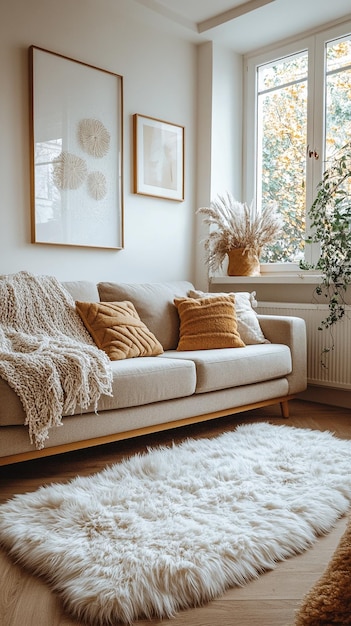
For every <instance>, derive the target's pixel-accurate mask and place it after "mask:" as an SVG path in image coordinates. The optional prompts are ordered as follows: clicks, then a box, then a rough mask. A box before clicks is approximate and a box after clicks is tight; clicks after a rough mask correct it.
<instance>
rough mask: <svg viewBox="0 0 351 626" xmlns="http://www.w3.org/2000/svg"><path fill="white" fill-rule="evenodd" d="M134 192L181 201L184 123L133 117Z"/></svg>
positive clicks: (182, 189)
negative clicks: (182, 124)
mask: <svg viewBox="0 0 351 626" xmlns="http://www.w3.org/2000/svg"><path fill="white" fill-rule="evenodd" d="M133 135H134V193H138V194H141V195H144V196H154V197H157V198H166V199H167V200H177V201H178V202H181V201H182V200H184V126H180V125H178V124H171V123H169V122H164V121H163V120H158V119H155V118H153V117H148V116H146V115H139V114H138V113H136V114H135V115H134V116H133Z"/></svg>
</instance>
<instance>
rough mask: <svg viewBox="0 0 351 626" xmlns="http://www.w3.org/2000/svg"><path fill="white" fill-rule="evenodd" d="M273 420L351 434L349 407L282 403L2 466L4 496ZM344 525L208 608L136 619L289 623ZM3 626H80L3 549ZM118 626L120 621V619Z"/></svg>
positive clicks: (246, 625) (233, 625)
mask: <svg viewBox="0 0 351 626" xmlns="http://www.w3.org/2000/svg"><path fill="white" fill-rule="evenodd" d="M253 420H254V421H270V422H271V423H274V424H286V425H292V426H297V427H301V428H312V429H320V430H330V431H332V432H334V433H335V434H336V435H337V436H338V437H340V438H345V439H351V411H350V409H342V408H336V407H331V406H327V405H322V404H315V403H310V402H303V401H300V400H294V401H292V402H291V403H290V418H289V419H283V418H281V417H280V411H279V407H278V406H276V407H268V408H264V409H257V410H255V411H251V412H248V413H243V414H241V415H236V416H233V417H226V418H220V419H219V420H214V421H212V422H207V423H205V424H198V425H196V426H190V427H187V428H182V429H177V430H173V431H168V432H163V433H160V434H158V435H148V436H145V437H143V438H136V439H133V440H129V441H126V442H118V443H115V444H110V445H108V446H101V447H97V448H90V449H89V450H82V451H79V452H75V453H73V452H71V453H69V454H65V455H61V456H56V457H51V458H50V457H48V458H45V459H41V460H36V461H30V462H27V463H22V464H17V465H12V466H8V467H2V468H0V502H4V501H5V500H7V499H8V498H9V497H11V496H12V495H14V494H16V493H23V492H26V491H33V490H35V489H37V488H38V487H39V486H40V485H43V484H48V483H51V482H65V481H67V480H68V479H70V478H73V477H74V476H76V475H77V474H80V475H87V474H91V473H93V472H96V471H99V470H100V469H102V468H104V467H105V466H106V465H107V464H111V463H115V462H116V461H118V460H121V459H123V458H125V457H126V456H129V455H131V454H133V453H135V452H139V451H144V450H145V449H146V448H147V447H148V446H150V445H157V444H159V443H161V444H163V445H167V444H168V443H172V442H173V441H175V442H177V441H181V440H182V439H184V438H186V437H189V436H191V437H212V436H216V435H218V434H220V433H222V432H224V431H228V430H231V429H233V428H234V427H235V426H236V425H237V424H239V423H245V422H251V421H253ZM345 525H346V518H345V517H344V518H342V519H341V520H339V521H338V523H337V524H336V526H335V528H334V529H333V530H332V532H331V533H329V535H327V536H326V537H322V538H320V539H318V541H317V543H316V544H315V546H314V547H313V548H312V549H310V550H308V551H307V552H306V553H304V554H303V555H299V556H296V557H293V558H290V559H289V560H287V561H285V562H283V563H280V564H278V566H277V567H276V569H275V570H274V571H272V572H268V573H266V574H264V575H262V576H260V578H258V579H257V580H256V581H254V582H251V583H249V584H247V585H246V586H245V587H243V588H234V589H231V590H230V591H228V592H227V593H226V594H224V595H223V596H222V597H220V598H218V599H217V600H215V601H213V602H211V603H210V604H208V605H207V606H204V607H201V608H198V609H192V610H187V611H182V612H181V613H179V614H178V615H177V617H175V618H174V619H173V620H162V621H160V620H154V621H153V622H151V623H150V622H147V621H139V622H137V624H138V626H145V625H146V624H149V626H150V624H152V626H154V625H155V624H162V625H163V626H214V625H216V626H229V625H230V626H292V624H293V621H294V613H295V611H296V609H297V607H298V604H299V601H300V600H301V598H302V597H303V595H304V594H305V593H307V591H308V590H309V588H310V587H311V585H312V584H313V583H314V582H315V581H316V580H317V578H319V576H320V574H321V573H322V571H323V569H324V568H325V567H326V565H327V563H328V561H329V559H330V557H331V555H332V553H333V551H334V550H335V548H336V546H337V544H338V541H339V539H340V536H341V535H342V533H343V531H344V528H345ZM0 624H1V626H78V625H80V626H81V624H80V622H77V621H76V620H74V619H72V618H71V617H70V616H69V615H67V614H66V613H65V612H64V610H63V608H62V605H61V602H60V599H59V598H58V597H56V596H55V595H54V594H53V593H52V592H51V591H50V589H49V588H48V586H47V585H46V584H45V582H44V581H42V580H39V579H37V578H35V577H33V576H31V575H30V574H29V573H28V572H26V571H24V570H23V569H22V568H21V567H19V566H18V565H16V564H14V563H12V562H11V561H10V560H9V558H8V557H7V555H6V554H5V553H4V552H2V551H0ZM114 626H117V624H115V625H114Z"/></svg>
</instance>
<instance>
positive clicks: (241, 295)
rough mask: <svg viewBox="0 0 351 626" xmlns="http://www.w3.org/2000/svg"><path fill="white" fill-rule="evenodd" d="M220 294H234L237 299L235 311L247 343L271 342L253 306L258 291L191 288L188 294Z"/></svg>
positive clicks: (244, 340)
mask: <svg viewBox="0 0 351 626" xmlns="http://www.w3.org/2000/svg"><path fill="white" fill-rule="evenodd" d="M219 295H221V296H224V295H230V296H234V299H235V313H236V319H237V323H238V331H239V334H240V337H241V339H242V340H243V342H244V343H245V344H246V345H250V344H256V343H269V341H268V339H266V337H265V336H264V334H263V332H262V330H261V327H260V323H259V321H258V318H257V315H256V313H255V311H254V310H253V307H256V306H257V301H256V298H255V296H256V293H255V292H254V291H252V292H251V293H249V292H248V291H237V292H235V293H232V292H231V293H229V294H226V293H206V292H204V291H198V290H195V289H190V290H189V291H188V296H189V297H190V298H205V297H206V298H209V297H213V296H216V297H218V296H219Z"/></svg>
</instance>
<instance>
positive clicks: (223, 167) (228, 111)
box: [195, 42, 243, 290]
mask: <svg viewBox="0 0 351 626" xmlns="http://www.w3.org/2000/svg"><path fill="white" fill-rule="evenodd" d="M242 82H243V80H242V57H241V56H240V55H238V54H235V53H233V52H232V51H230V50H228V49H225V48H223V47H221V46H218V45H217V44H214V43H212V42H208V43H204V44H201V45H200V46H199V47H198V142H197V200H198V206H208V205H209V203H210V202H211V200H212V199H213V198H214V197H215V196H216V195H217V194H218V193H223V192H224V191H230V192H231V193H232V194H233V195H234V197H236V198H238V200H240V199H241V197H242ZM207 233H208V227H207V226H205V225H204V224H203V218H202V216H201V215H198V216H197V218H196V230H195V240H196V241H195V244H196V245H195V248H196V268H195V269H196V271H195V282H196V283H197V285H198V287H199V288H200V289H204V290H206V289H207V287H208V270H207V267H206V265H205V263H204V258H205V257H204V248H203V243H202V242H203V240H204V239H205V238H206V236H207Z"/></svg>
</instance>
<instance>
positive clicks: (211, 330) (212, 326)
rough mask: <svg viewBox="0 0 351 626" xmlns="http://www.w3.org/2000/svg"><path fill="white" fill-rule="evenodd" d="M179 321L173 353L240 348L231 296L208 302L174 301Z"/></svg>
mask: <svg viewBox="0 0 351 626" xmlns="http://www.w3.org/2000/svg"><path fill="white" fill-rule="evenodd" d="M174 304H175V305H176V307H177V309H178V313H179V318H180V337H179V343H178V347H177V350H179V351H180V350H209V349H211V348H243V347H244V346H245V344H244V342H243V341H242V339H241V337H240V335H239V333H238V330H237V319H236V313H235V298H234V296H233V295H228V296H227V295H224V296H217V297H216V296H211V297H208V298H196V299H195V298H175V300H174Z"/></svg>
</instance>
